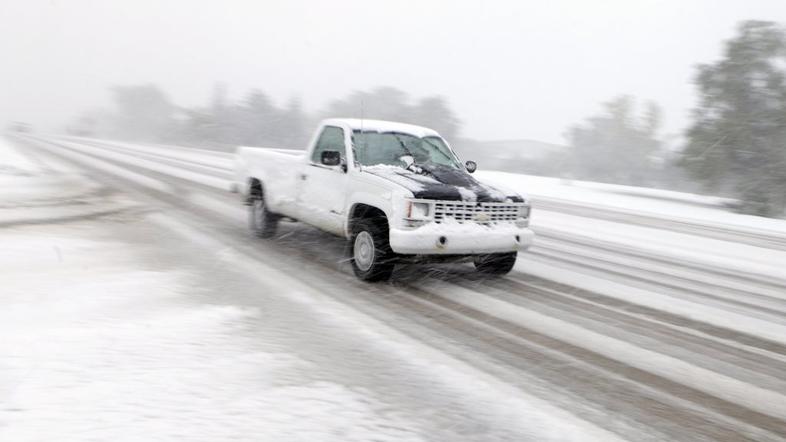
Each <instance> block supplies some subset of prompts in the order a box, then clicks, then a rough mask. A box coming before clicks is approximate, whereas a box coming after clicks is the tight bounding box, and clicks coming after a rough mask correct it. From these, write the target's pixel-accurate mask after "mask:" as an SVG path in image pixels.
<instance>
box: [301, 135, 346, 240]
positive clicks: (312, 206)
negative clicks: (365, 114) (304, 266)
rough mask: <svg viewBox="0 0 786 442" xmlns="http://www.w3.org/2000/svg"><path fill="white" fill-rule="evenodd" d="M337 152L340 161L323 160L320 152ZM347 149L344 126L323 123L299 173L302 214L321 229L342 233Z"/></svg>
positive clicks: (306, 219) (302, 216)
mask: <svg viewBox="0 0 786 442" xmlns="http://www.w3.org/2000/svg"><path fill="white" fill-rule="evenodd" d="M327 151H335V152H339V153H340V155H341V159H342V164H341V165H337V166H328V165H325V164H322V152H327ZM346 164H347V149H346V134H345V132H344V129H342V128H340V127H337V126H325V127H324V128H323V129H322V132H321V133H320V135H319V138H318V139H317V142H316V144H315V146H314V150H313V151H312V152H311V158H309V161H308V162H307V163H306V164H305V165H303V169H302V170H301V171H300V173H299V175H298V180H299V181H300V192H299V195H298V205H299V206H300V211H299V212H300V213H301V218H302V219H303V221H306V222H308V223H309V224H312V225H314V226H316V227H319V228H320V229H323V230H326V231H329V232H333V233H337V234H342V233H343V226H344V223H343V221H344V216H345V214H344V205H345V201H346V191H347V182H348V178H347V172H346Z"/></svg>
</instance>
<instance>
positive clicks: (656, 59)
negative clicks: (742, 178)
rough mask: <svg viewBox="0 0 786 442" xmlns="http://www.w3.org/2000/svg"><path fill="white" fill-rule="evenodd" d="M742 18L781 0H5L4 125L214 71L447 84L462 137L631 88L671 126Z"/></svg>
mask: <svg viewBox="0 0 786 442" xmlns="http://www.w3.org/2000/svg"><path fill="white" fill-rule="evenodd" d="M745 19H766V20H774V21H779V22H783V23H786V1H783V0H768V1H764V0H759V1H755V0H739V1H737V0H724V1H718V0H689V1H688V0H673V1H667V0H659V1H655V0H653V1H647V0H636V1H634V0H595V1H587V0H562V1H555V0H552V1H548V2H546V1H542V2H541V1H538V2H536V1H517V0H511V1H493V0H485V1H477V2H465V1H447V0H443V1H437V0H419V1H402V0H398V1H371V0H365V1H362V0H358V1H354V0H330V1H316V0H315V1H304V0H294V1H293V0H288V1H280V2H273V1H263V0H257V1H231V0H223V1H218V0H216V1H197V0H150V1H142V0H127V1H119V0H117V1H108V0H93V1H90V0H16V1H15V0H0V124H1V123H3V122H6V121H8V120H24V121H28V122H31V123H33V124H36V125H37V126H39V127H43V128H46V129H52V128H55V129H56V128H58V126H60V127H62V125H63V124H64V123H65V122H66V121H67V120H68V118H69V117H71V116H73V115H74V114H76V113H78V112H79V111H80V110H83V109H85V108H90V107H96V106H106V105H107V103H108V98H109V97H108V93H107V88H108V87H109V86H111V85H114V84H134V83H148V82H152V83H155V84H157V85H160V86H161V87H162V88H163V89H164V90H165V91H166V92H167V93H168V94H169V96H170V98H171V99H172V100H173V101H175V102H176V103H178V104H182V105H197V104H204V103H205V102H207V100H208V97H209V96H210V93H211V90H212V88H213V84H214V83H215V82H217V81H220V82H223V83H225V84H226V85H228V87H229V92H230V95H231V96H232V98H239V97H240V96H242V95H243V94H244V93H245V92H246V91H247V90H248V89H250V88H260V89H263V90H264V91H265V92H267V93H268V94H270V95H271V96H272V97H273V98H274V99H275V100H276V101H277V102H279V103H283V102H285V101H286V100H287V99H288V98H289V97H290V96H293V95H296V96H298V97H300V98H301V99H302V101H303V103H304V105H305V106H306V108H307V109H309V110H315V109H319V108H321V107H323V106H324V105H325V103H326V102H327V101H329V100H330V99H333V98H337V97H341V96H343V95H345V94H347V93H349V92H351V91H352V90H356V89H367V88H371V87H374V86H379V85H390V86H395V87H398V88H401V89H403V90H405V91H407V92H408V93H410V94H412V95H414V96H422V95H432V94H439V95H443V96H445V97H446V98H447V99H448V100H449V101H450V103H451V105H452V106H453V108H454V109H455V110H456V111H457V113H458V114H459V116H460V118H461V119H462V120H463V121H464V127H463V129H462V131H463V134H464V135H466V136H470V137H475V138H481V139H508V138H531V139H537V140H543V141H550V142H557V143H563V142H565V139H564V137H563V134H564V132H565V129H566V128H567V127H568V126H570V125H571V124H574V123H577V122H580V121H581V120H582V119H584V118H585V117H587V116H588V115H590V114H592V113H593V112H596V111H597V110H598V109H599V105H600V103H602V102H604V101H607V100H608V99H610V98H611V97H613V96H615V95H617V94H622V93H625V94H631V95H634V96H636V97H639V98H642V99H652V100H655V101H656V102H658V103H659V104H661V105H662V106H663V108H664V112H665V130H666V131H667V132H672V133H676V132H680V131H681V130H682V129H683V128H684V127H685V126H686V125H687V124H688V121H689V120H688V118H689V110H690V107H691V106H692V105H693V104H694V103H695V99H696V98H695V94H694V90H693V85H692V84H691V81H692V78H693V76H694V71H695V65H696V64H697V63H702V62H709V61H713V60H716V59H717V58H718V57H719V56H720V54H721V50H722V41H723V40H725V39H728V38H730V37H731V36H733V35H734V28H735V24H736V23H737V22H738V21H740V20H745ZM367 105H368V104H367Z"/></svg>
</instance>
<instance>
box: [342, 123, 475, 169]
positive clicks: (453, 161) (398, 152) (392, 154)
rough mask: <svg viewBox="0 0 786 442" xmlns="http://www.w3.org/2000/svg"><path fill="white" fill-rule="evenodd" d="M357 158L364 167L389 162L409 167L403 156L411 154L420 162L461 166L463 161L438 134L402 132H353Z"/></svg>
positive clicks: (416, 161) (454, 166)
mask: <svg viewBox="0 0 786 442" xmlns="http://www.w3.org/2000/svg"><path fill="white" fill-rule="evenodd" d="M352 141H353V144H354V146H355V161H357V162H358V163H360V164H362V165H364V166H373V165H376V164H387V165H390V166H399V167H403V168H406V167H407V166H408V164H407V162H405V161H404V160H402V157H407V156H410V157H412V159H414V161H415V163H416V164H419V165H424V164H439V165H442V166H448V167H452V168H455V169H461V163H460V162H459V161H458V158H456V156H455V155H454V154H453V152H452V151H451V150H450V148H449V147H448V146H447V144H445V141H444V140H442V138H440V137H437V136H428V137H423V138H420V137H416V136H414V135H410V134H405V133H401V132H376V131H363V132H361V131H360V130H355V131H353V136H352Z"/></svg>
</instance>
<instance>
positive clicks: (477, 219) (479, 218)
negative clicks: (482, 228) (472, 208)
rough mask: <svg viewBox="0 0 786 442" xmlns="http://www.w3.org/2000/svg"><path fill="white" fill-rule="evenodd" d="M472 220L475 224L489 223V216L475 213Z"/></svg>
mask: <svg viewBox="0 0 786 442" xmlns="http://www.w3.org/2000/svg"><path fill="white" fill-rule="evenodd" d="M473 218H474V220H475V222H477V223H487V222H489V221H491V216H490V215H489V214H488V213H483V212H480V213H476V214H475V216H474V217H473Z"/></svg>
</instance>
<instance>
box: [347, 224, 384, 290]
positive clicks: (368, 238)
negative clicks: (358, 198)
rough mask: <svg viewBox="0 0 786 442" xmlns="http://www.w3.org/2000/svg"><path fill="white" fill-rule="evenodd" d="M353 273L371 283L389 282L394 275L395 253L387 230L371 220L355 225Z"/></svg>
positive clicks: (352, 246) (351, 249) (352, 243)
mask: <svg viewBox="0 0 786 442" xmlns="http://www.w3.org/2000/svg"><path fill="white" fill-rule="evenodd" d="M350 251H351V253H352V259H351V261H352V271H354V272H355V275H356V276H357V277H358V278H360V279H362V280H364V281H369V282H375V281H387V280H388V279H390V275H391V274H393V267H394V263H393V252H392V251H391V250H390V244H389V242H388V232H387V229H386V228H383V227H380V226H379V225H378V224H376V223H374V222H372V221H371V220H367V219H361V220H359V221H357V223H355V227H354V228H353V232H352V238H351V241H350Z"/></svg>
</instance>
